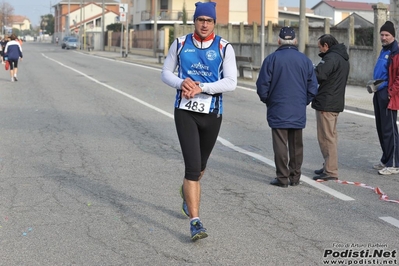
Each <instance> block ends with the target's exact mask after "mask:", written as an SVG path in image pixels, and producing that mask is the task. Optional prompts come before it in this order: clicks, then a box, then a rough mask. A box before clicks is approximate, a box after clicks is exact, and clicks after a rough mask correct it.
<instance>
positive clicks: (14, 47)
mask: <svg viewBox="0 0 399 266" xmlns="http://www.w3.org/2000/svg"><path fill="white" fill-rule="evenodd" d="M10 39H11V41H9V42H7V44H6V48H5V50H4V54H5V55H6V56H7V57H8V62H9V63H10V75H11V82H13V81H17V80H18V79H17V73H18V60H19V58H21V60H22V48H21V45H20V44H19V42H18V41H17V36H16V35H15V34H12V35H11V37H10Z"/></svg>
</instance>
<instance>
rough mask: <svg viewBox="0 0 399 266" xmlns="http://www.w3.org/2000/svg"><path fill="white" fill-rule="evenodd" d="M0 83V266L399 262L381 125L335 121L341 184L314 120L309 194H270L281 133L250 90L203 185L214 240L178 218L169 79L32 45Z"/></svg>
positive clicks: (236, 103) (226, 126)
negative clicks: (194, 236) (275, 139)
mask: <svg viewBox="0 0 399 266" xmlns="http://www.w3.org/2000/svg"><path fill="white" fill-rule="evenodd" d="M23 49H24V60H23V61H22V62H21V63H20V67H19V75H18V76H19V81H18V82H14V83H11V82H10V78H9V73H8V72H6V71H1V74H0V84H1V87H0V108H1V109H0V110H1V115H0V179H1V180H0V181H1V182H0V247H1V248H0V258H1V260H0V265H41V266H43V265H331V264H333V263H334V262H333V261H335V265H349V264H352V265H378V263H382V262H385V263H386V265H396V264H398V263H399V260H398V258H397V251H398V249H399V208H398V207H399V204H398V203H395V202H388V201H385V200H382V199H380V197H379V195H378V194H376V193H375V192H374V190H373V188H379V189H381V190H382V191H383V192H384V194H386V195H387V196H388V197H389V199H392V200H399V190H398V188H399V176H379V175H378V174H377V172H376V171H375V170H373V169H372V168H371V166H372V164H373V163H376V162H378V160H379V157H380V155H381V152H380V148H379V144H378V140H377V135H376V131H375V126H374V120H373V119H372V117H371V116H368V115H362V114H361V113H356V112H350V113H349V112H344V113H342V114H340V116H339V122H338V132H339V167H340V180H341V181H349V182H358V183H356V185H354V184H352V183H349V184H342V183H340V182H332V181H329V182H324V183H317V182H315V181H313V180H312V179H311V178H312V176H313V170H314V169H318V168H320V167H321V165H322V158H321V154H320V150H319V148H318V144H317V139H316V123H315V115H314V111H313V110H312V109H311V108H310V107H309V109H308V123H307V127H306V129H305V130H304V145H305V157H304V164H303V176H302V182H301V184H300V185H299V186H297V187H289V188H287V189H283V188H278V187H273V186H271V185H269V182H270V181H271V180H272V179H273V178H274V175H275V170H274V167H273V151H272V145H271V132H270V129H269V127H268V125H267V122H266V120H265V114H266V112H265V106H264V105H263V104H262V103H261V102H260V101H259V99H258V98H257V95H256V93H255V91H254V89H253V87H252V86H247V85H245V84H244V85H243V84H240V86H238V87H237V89H236V90H235V91H234V92H231V93H227V94H225V96H224V102H225V113H224V116H223V124H222V130H221V132H220V137H219V141H218V142H217V144H216V146H215V149H214V151H213V153H212V155H211V158H210V161H209V164H208V169H207V171H206V174H205V176H204V178H203V179H202V202H201V219H202V221H203V223H204V226H205V227H206V228H207V229H208V232H209V237H208V238H206V239H203V240H199V241H197V242H195V243H193V242H191V240H190V237H189V222H188V219H187V218H185V217H184V216H183V214H182V213H181V210H180V208H181V198H180V195H179V186H180V185H181V182H182V177H183V172H184V169H183V162H182V156H181V153H180V147H179V143H178V140H177V136H176V132H175V128H174V122H173V103H174V95H175V91H174V90H173V89H172V88H169V87H167V86H166V85H165V84H163V83H162V81H161V80H160V69H159V68H158V67H156V66H148V65H146V66H143V65H140V64H139V63H129V62H122V61H115V60H110V59H106V58H101V57H98V56H93V55H90V54H84V53H81V52H79V51H66V50H62V49H61V48H60V47H59V46H54V45H51V44H41V43H24V45H23Z"/></svg>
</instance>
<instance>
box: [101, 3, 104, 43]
mask: <svg viewBox="0 0 399 266" xmlns="http://www.w3.org/2000/svg"><path fill="white" fill-rule="evenodd" d="M104 13H105V5H104V0H103V14H102V17H101V51H104V24H105V21H104V17H105V16H104Z"/></svg>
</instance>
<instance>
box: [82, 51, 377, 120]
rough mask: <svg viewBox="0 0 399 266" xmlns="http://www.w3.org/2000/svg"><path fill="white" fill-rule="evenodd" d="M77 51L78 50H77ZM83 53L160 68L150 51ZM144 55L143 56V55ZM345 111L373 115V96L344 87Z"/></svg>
mask: <svg viewBox="0 0 399 266" xmlns="http://www.w3.org/2000/svg"><path fill="white" fill-rule="evenodd" d="M78 51H79V50H78ZM81 52H83V53H87V54H92V55H95V56H100V57H106V58H113V59H115V60H120V61H126V62H132V63H140V64H146V65H151V66H154V67H159V68H161V67H162V64H160V63H159V62H158V57H153V53H152V51H151V52H150V50H146V51H145V52H144V51H136V52H138V53H141V54H134V53H133V54H132V53H129V54H128V56H127V57H124V58H123V57H122V56H121V53H119V52H106V51H91V52H87V51H83V50H81ZM143 54H145V55H143ZM238 84H239V85H241V86H248V87H251V88H255V82H254V81H252V80H249V79H238ZM345 109H348V110H352V111H359V112H364V113H367V114H371V115H372V114H374V109H373V94H369V93H368V92H367V90H366V86H364V87H362V86H352V85H347V86H346V93H345Z"/></svg>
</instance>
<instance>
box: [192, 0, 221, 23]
mask: <svg viewBox="0 0 399 266" xmlns="http://www.w3.org/2000/svg"><path fill="white" fill-rule="evenodd" d="M195 6H196V8H195V12H194V21H195V20H196V19H197V18H198V17H199V16H207V17H210V18H213V20H214V21H215V22H216V3H215V2H206V3H202V2H197V3H195Z"/></svg>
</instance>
